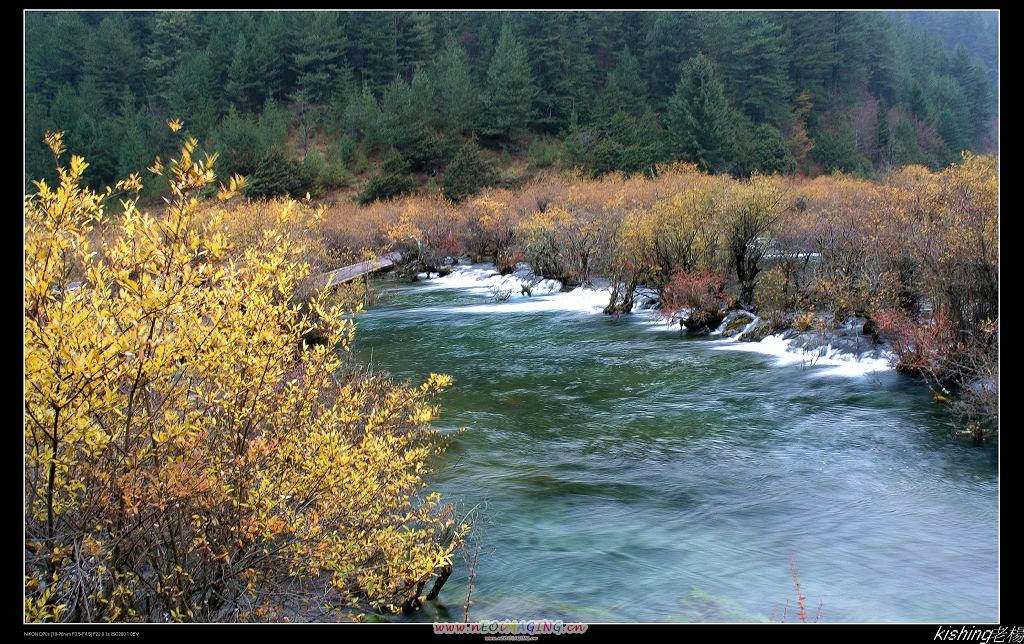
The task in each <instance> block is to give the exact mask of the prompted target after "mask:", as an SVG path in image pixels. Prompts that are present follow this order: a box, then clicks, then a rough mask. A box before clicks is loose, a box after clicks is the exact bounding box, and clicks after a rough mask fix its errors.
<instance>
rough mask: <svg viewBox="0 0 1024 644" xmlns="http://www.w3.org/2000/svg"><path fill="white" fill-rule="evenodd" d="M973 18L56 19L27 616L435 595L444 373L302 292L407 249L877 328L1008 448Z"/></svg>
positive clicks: (32, 123) (37, 282)
mask: <svg viewBox="0 0 1024 644" xmlns="http://www.w3.org/2000/svg"><path fill="white" fill-rule="evenodd" d="M953 15H959V14H949V15H946V16H945V17H944V14H942V15H940V14H923V13H922V14H910V15H901V14H889V13H886V14H883V13H868V12H861V13H852V12H814V13H806V14H802V13H799V12H764V13H761V12H745V13H742V12H714V13H710V12H708V13H697V12H693V13H661V12H649V13H640V12H637V13H629V12H621V13H616V14H613V13H598V12H591V13H568V12H564V13H555V14H548V15H545V16H540V15H539V14H536V15H535V14H530V13H527V12H521V13H513V14H511V15H503V14H499V13H474V12H470V13H443V12H437V13H424V12H416V13H411V12H395V13H392V14H385V13H380V12H365V13H354V12H353V13H344V12H334V13H330V12H320V13H310V12H281V13H272V12H268V13H261V14H248V13H244V12H230V13H229V12H136V13H106V14H101V13H77V12H30V13H29V14H28V15H27V18H26V140H27V141H28V144H27V147H26V168H27V173H26V177H25V185H26V191H27V192H28V194H27V195H26V197H25V201H24V208H25V210H24V227H25V295H24V298H25V300H24V305H25V331H24V333H25V336H24V340H25V385H26V386H25V427H24V437H25V443H24V458H25V470H24V477H25V480H24V489H25V494H24V510H25V617H26V620H27V621H168V620H173V621H272V620H331V619H353V618H355V619H359V618H360V617H361V616H363V615H366V614H369V613H375V612H383V613H396V612H400V611H403V610H404V611H413V610H415V609H416V608H417V607H418V606H420V605H421V603H422V601H423V600H424V598H425V597H436V594H437V591H438V590H439V589H440V587H441V586H442V585H443V584H444V583H445V582H446V580H447V579H448V578H449V575H450V574H451V572H452V561H453V556H454V555H455V553H456V552H457V551H458V550H459V549H460V548H462V547H463V544H464V539H465V537H466V535H467V533H468V532H467V531H468V529H469V528H468V525H467V524H466V520H465V519H460V517H459V515H457V514H456V513H455V510H454V508H453V506H451V505H450V504H449V503H447V502H444V501H442V499H441V498H440V496H439V495H438V494H437V493H432V492H429V491H428V477H429V475H430V473H431V466H432V463H434V462H435V460H434V459H435V458H436V457H437V456H438V454H440V453H441V452H442V451H443V449H444V446H445V442H444V441H443V440H442V437H441V436H440V435H438V433H437V432H435V431H433V430H432V429H431V428H430V426H431V423H432V422H434V419H435V418H436V416H437V413H438V407H437V405H436V397H437V395H438V394H439V393H440V392H441V391H442V390H443V389H445V388H446V387H447V386H449V385H450V384H451V379H450V378H449V377H447V376H444V375H438V374H431V375H429V377H427V376H426V373H427V372H423V374H422V377H424V379H425V382H423V383H422V384H419V385H413V384H408V383H401V382H396V381H393V380H391V379H389V378H388V377H385V376H382V375H379V374H376V373H374V372H372V371H368V370H367V369H365V368H364V367H362V366H360V362H359V361H358V360H356V359H353V358H352V357H351V355H352V347H353V342H354V338H355V325H354V322H353V316H354V315H355V314H357V313H359V312H360V311H361V309H362V307H364V306H366V305H367V304H368V303H370V302H372V289H370V288H369V287H368V285H367V284H366V283H365V282H364V283H357V284H351V285H342V286H336V287H334V288H332V289H331V290H329V291H323V292H318V291H316V290H315V289H313V288H311V286H310V283H311V282H310V281H309V280H308V278H309V276H310V275H311V274H314V273H320V272H324V271H327V270H331V269H334V268H337V267H339V266H341V265H345V264H350V263H353V262H356V261H361V260H364V259H367V258H370V257H377V256H380V255H381V254H383V253H385V252H389V251H393V250H401V251H403V256H404V257H405V258H406V261H405V263H404V264H402V265H399V266H398V267H397V272H398V274H400V275H405V276H409V277H411V278H412V279H416V276H417V274H418V273H419V272H421V271H428V272H440V271H446V270H448V268H449V267H450V266H451V265H452V264H453V263H457V262H461V261H463V259H465V258H468V259H470V260H472V261H486V262H490V263H493V264H494V266H495V267H496V268H497V269H498V270H499V271H500V272H502V273H511V272H513V271H515V270H517V268H518V267H522V265H528V266H529V268H530V269H531V270H532V272H533V273H534V274H535V275H537V276H539V277H544V278H550V279H557V280H559V281H561V282H562V284H563V285H565V286H566V287H571V286H590V285H595V284H596V285H601V286H604V285H607V286H608V287H610V289H609V290H610V293H611V294H610V297H609V300H608V302H607V305H606V307H605V313H607V314H609V315H626V314H629V313H630V312H631V311H632V310H633V309H634V307H635V302H636V301H637V300H638V298H640V297H641V296H643V297H647V298H649V299H650V300H651V301H653V302H656V303H657V306H658V307H660V309H661V312H662V313H663V314H664V315H665V316H667V317H671V318H672V319H677V320H679V322H680V323H681V324H682V325H683V326H684V327H686V328H688V329H690V330H691V331H693V332H698V333H699V332H707V331H710V330H713V329H715V328H716V327H719V326H720V325H722V324H723V321H724V324H725V326H727V327H729V326H730V324H731V325H732V326H731V327H730V328H729V329H728V330H729V331H730V333H731V332H734V331H735V330H736V329H738V328H739V326H740V325H741V324H745V323H746V321H747V320H752V319H755V318H754V317H753V316H754V315H756V316H757V318H756V319H757V320H759V321H758V326H757V330H756V334H754V333H750V334H748V335H750V336H752V337H750V338H748V339H757V337H763V336H764V335H766V334H769V333H776V332H781V331H784V330H787V329H795V330H807V329H820V330H821V331H822V332H823V333H826V332H828V331H829V330H830V329H833V328H838V327H843V328H851V324H850V323H849V322H850V320H851V318H856V320H857V323H856V325H853V326H856V328H858V329H860V330H861V332H862V333H863V334H864V336H865V337H869V338H870V339H871V340H873V341H875V340H877V341H880V342H884V343H886V346H888V347H890V348H891V350H892V353H893V356H894V366H895V367H896V369H898V370H900V371H902V372H905V373H907V374H912V375H914V376H916V377H921V378H923V379H924V380H925V381H926V382H927V383H928V386H929V387H930V388H931V390H932V391H933V393H934V395H935V400H936V401H938V402H940V403H943V404H948V405H949V406H950V407H951V408H952V410H953V411H954V412H956V414H957V415H959V417H960V418H961V419H962V421H963V422H962V428H963V431H964V432H965V433H966V434H968V435H970V436H971V437H972V438H973V439H975V440H977V441H984V440H994V439H997V437H998V431H999V404H998V400H999V398H998V396H999V384H998V383H999V285H1000V281H999V177H998V170H999V161H998V157H997V156H996V153H995V152H994V150H995V149H996V146H995V136H994V132H995V131H996V120H995V118H994V115H995V110H994V106H995V94H994V91H993V82H992V81H993V79H994V78H995V76H996V73H997V65H996V59H995V56H994V53H993V52H994V49H993V48H992V47H990V46H988V44H987V43H988V41H989V40H993V42H994V39H990V38H988V34H989V33H990V32H991V30H992V21H991V20H989V19H988V18H989V17H990V16H989V17H986V16H985V15H981V14H977V15H975V14H963V15H962V16H961V18H957V19H958V20H960V19H962V20H963V23H964V25H969V26H971V29H970V30H965V33H966V31H970V34H969V36H970V37H965V38H961V39H960V41H961V44H963V45H964V46H961V47H958V48H957V49H956V50H955V52H954V51H953V50H952V49H951V48H950V47H949V45H951V44H952V43H953V42H954V40H955V38H953V36H955V35H956V34H953V35H951V34H950V33H949V32H950V31H951V30H952V31H956V30H955V29H953V28H952V27H951V26H950V22H949V16H953ZM548 18H550V19H548ZM928 30H931V33H929V31H928ZM677 34H684V35H685V36H686V37H684V38H679V37H676V35H677ZM935 34H939V35H935ZM951 38H953V39H951ZM748 50H750V51H755V50H756V52H758V55H757V56H750V55H747V54H744V53H743V52H744V51H747V53H749V51H748ZM179 119H180V120H179ZM165 123H166V124H167V125H168V126H169V127H165V125H164V124H165ZM183 139H184V140H183ZM40 140H42V141H43V143H39V141H40ZM199 140H201V141H203V143H202V144H201V143H199ZM204 146H205V147H204ZM66 148H70V152H73V153H75V154H76V155H77V154H82V155H85V158H88V159H89V162H88V163H87V162H86V161H85V158H83V157H82V156H71V157H70V158H67V155H66V152H67V151H68V150H66ZM157 152H159V153H160V154H162V155H163V156H164V157H165V158H168V157H173V159H172V160H170V161H168V162H166V163H165V162H163V161H161V159H160V157H156V161H155V162H154V163H152V165H149V164H150V162H151V160H152V155H153V154H154V153H157ZM215 162H216V167H217V169H218V173H219V174H220V175H221V177H222V178H224V177H230V178H229V179H223V180H224V181H225V183H226V185H221V186H219V189H218V186H217V185H216V183H217V182H216V179H215V176H214V163H215ZM147 165H149V170H150V173H151V174H152V175H153V176H152V178H151V179H148V180H147V181H146V182H145V183H144V182H143V181H142V179H141V178H140V175H142V174H143V172H144V169H145V167H146V166H147ZM123 177H128V178H127V179H124V178H123ZM108 186H109V187H108ZM162 195H167V196H166V198H164V200H163V201H160V197H161V196H162ZM794 576H795V575H794ZM794 581H795V580H794ZM797 595H798V597H799V596H800V591H799V590H798V591H797ZM803 612H804V609H803V606H802V604H801V614H802V613H803ZM801 619H802V617H801Z"/></svg>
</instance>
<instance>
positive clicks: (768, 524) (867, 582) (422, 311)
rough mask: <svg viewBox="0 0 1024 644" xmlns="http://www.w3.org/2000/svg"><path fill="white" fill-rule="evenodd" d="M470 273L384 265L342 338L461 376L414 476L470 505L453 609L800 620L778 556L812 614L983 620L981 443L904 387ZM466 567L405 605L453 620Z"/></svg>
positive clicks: (992, 518) (380, 362) (397, 370)
mask: <svg viewBox="0 0 1024 644" xmlns="http://www.w3.org/2000/svg"><path fill="white" fill-rule="evenodd" d="M482 276H483V273H482V272H481V271H480V270H476V271H460V272H459V273H457V274H455V275H453V276H451V277H447V278H444V279H441V280H431V281H429V282H419V283H417V284H411V285H408V284H407V285H401V286H396V285H395V283H394V282H383V283H382V284H383V287H382V288H383V289H384V292H383V297H382V301H381V303H380V304H379V305H378V306H376V307H374V308H373V310H371V311H370V312H368V313H366V314H365V315H363V316H361V317H360V318H359V323H358V331H357V347H356V354H357V357H358V358H359V359H360V360H362V361H363V362H364V363H368V364H371V365H372V368H373V369H374V370H377V371H380V370H383V371H387V372H389V373H390V374H392V375H393V376H395V377H396V378H399V379H403V380H404V379H408V380H412V381H421V380H422V379H424V378H425V377H426V376H427V375H428V374H429V373H430V372H432V371H433V372H439V373H447V374H450V375H451V376H452V377H453V378H454V380H455V382H454V385H453V386H452V387H451V389H449V390H448V391H447V392H446V393H445V394H444V395H443V396H442V397H441V400H440V404H441V408H442V413H441V417H440V419H439V420H438V422H437V423H436V425H437V426H438V427H440V428H442V429H444V430H446V431H450V444H449V447H448V451H447V453H446V454H445V456H444V457H443V460H442V461H441V462H439V463H438V464H437V468H436V472H435V475H434V476H433V478H432V480H431V486H432V487H433V488H434V489H438V490H440V491H441V492H442V493H443V494H444V495H445V496H446V497H447V498H448V499H449V500H450V501H454V502H457V503H459V504H460V505H461V506H463V507H464V508H465V509H466V510H468V509H470V508H473V507H476V506H478V505H479V507H480V508H481V510H482V516H481V520H480V522H479V526H478V529H477V533H478V538H479V539H480V556H479V560H478V567H477V573H476V576H475V580H474V588H473V605H472V611H471V619H473V620H478V619H519V618H523V619H533V618H550V619H563V620H566V621H588V622H658V621H669V622H745V621H767V620H769V619H774V620H775V621H778V620H779V619H780V618H781V615H782V611H783V610H784V609H785V610H786V611H787V615H788V616H787V620H786V621H796V619H797V616H796V610H797V609H796V608H795V604H796V594H795V590H794V584H793V580H792V578H791V563H790V562H791V559H790V558H791V556H792V557H795V561H796V566H797V570H798V574H799V579H800V582H801V588H802V590H803V593H804V594H805V595H806V597H807V605H808V610H809V612H810V617H809V619H813V618H814V614H815V612H816V610H817V609H818V607H819V606H820V610H821V621H844V622H851V621H852V622H896V621H899V622H906V621H911V622H916V621H944V622H967V623H971V622H994V621H996V620H997V617H998V610H999V604H998V591H997V589H998V552H999V550H998V528H997V521H998V465H997V452H996V449H995V448H993V447H977V446H974V445H972V444H970V443H968V442H965V441H963V440H962V439H960V438H958V437H956V436H954V435H953V430H952V429H951V425H950V418H949V417H948V415H947V413H946V412H945V411H944V410H943V409H942V408H941V407H939V406H938V405H936V404H934V403H933V402H932V401H931V395H930V393H929V392H928V390H927V389H926V388H924V387H922V386H921V384H920V383H919V382H916V381H914V380H912V379H910V378H908V377H905V376H900V375H898V374H895V373H893V372H892V371H888V370H878V366H877V365H868V366H862V365H858V364H856V363H853V364H844V363H841V362H836V361H832V362H831V363H827V364H822V363H812V361H808V360H804V359H800V358H797V359H795V360H794V359H790V360H780V359H779V357H778V356H773V355H769V354H762V353H757V352H752V351H750V350H749V349H750V348H751V347H750V346H749V345H748V344H747V343H743V344H744V346H743V347H742V348H745V349H748V350H744V351H736V350H730V349H736V348H740V347H739V343H733V342H731V341H727V340H720V339H713V338H707V337H704V338H700V337H690V336H687V335H685V334H683V333H681V332H680V331H679V330H678V328H677V327H676V328H675V330H673V328H672V327H668V326H666V325H662V324H654V323H652V318H651V316H650V314H649V313H646V312H640V313H635V314H632V315H627V316H621V317H618V318H615V317H609V316H605V315H602V314H600V307H601V306H602V305H603V304H604V303H605V302H606V301H607V298H606V297H605V296H604V295H603V294H601V293H594V292H588V291H584V290H582V289H580V290H577V291H574V292H570V293H558V292H552V291H553V290H554V289H553V288H547V287H544V285H542V288H540V289H537V290H539V291H540V292H541V293H545V294H543V295H540V296H535V297H525V296H519V295H518V294H515V295H514V296H513V297H512V298H511V299H509V300H508V301H503V302H498V301H496V300H495V297H494V296H493V294H492V293H490V292H489V291H488V289H487V288H470V287H473V286H477V287H479V286H481V285H485V284H486V281H484V280H482ZM491 281H492V282H493V279H492V280H491ZM535 292H536V290H535ZM460 428H464V431H461V432H459V431H457V430H459V429H460ZM471 549H472V548H471ZM468 568H469V566H468V565H467V564H466V562H464V561H461V560H460V561H457V565H456V571H455V573H454V574H453V576H452V578H451V579H450V580H449V582H448V583H447V585H446V586H445V587H444V590H443V591H442V593H441V596H440V599H441V603H442V604H443V605H441V606H428V607H427V609H426V610H425V611H423V612H422V613H420V614H419V615H418V617H417V618H418V619H424V620H434V619H438V620H443V619H453V620H457V621H458V620H461V619H462V617H463V607H462V605H463V604H464V602H465V598H466V590H467V571H468ZM787 603H788V607H787ZM784 607H785V608H784Z"/></svg>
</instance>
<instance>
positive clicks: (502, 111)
mask: <svg viewBox="0 0 1024 644" xmlns="http://www.w3.org/2000/svg"><path fill="white" fill-rule="evenodd" d="M536 91H537V90H536V87H535V86H534V84H533V78H532V77H531V74H530V62H529V59H528V58H527V55H526V49H525V48H524V47H523V46H522V44H520V42H519V40H518V39H517V38H516V36H515V34H513V33H512V27H511V25H510V24H509V23H508V22H506V23H505V24H504V26H503V27H502V29H501V36H500V37H499V39H498V46H497V48H496V49H495V52H494V56H493V57H492V58H491V64H490V66H489V67H488V69H487V81H486V83H485V87H484V93H483V95H482V96H481V97H480V112H479V114H478V117H477V127H476V131H477V132H478V133H479V135H480V137H481V139H483V140H485V141H488V142H490V143H494V144H501V145H507V144H508V143H510V142H512V141H514V140H515V138H516V137H518V136H520V135H521V134H522V133H523V132H524V131H525V130H526V127H527V125H528V124H529V122H530V116H531V109H530V108H531V105H532V104H533V98H534V95H535V94H536Z"/></svg>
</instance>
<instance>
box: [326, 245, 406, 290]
mask: <svg viewBox="0 0 1024 644" xmlns="http://www.w3.org/2000/svg"><path fill="white" fill-rule="evenodd" d="M401 260H402V253H400V252H398V251H395V252H393V253H388V254H387V255H382V256H380V257H377V258H376V259H370V260H367V261H365V262H359V263H358V264H351V265H349V266H342V267H341V268H336V269H334V270H333V271H328V272H327V273H321V274H319V275H317V276H316V277H314V278H313V287H314V288H318V289H320V288H323V287H325V286H334V285H336V284H344V283H345V282H351V281H352V280H354V279H356V278H357V277H362V276H363V275H369V274H370V273H376V272H377V271H383V270H385V269H388V268H391V267H393V266H394V265H395V264H397V263H398V262H400V261H401Z"/></svg>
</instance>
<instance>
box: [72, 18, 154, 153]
mask: <svg viewBox="0 0 1024 644" xmlns="http://www.w3.org/2000/svg"><path fill="white" fill-rule="evenodd" d="M141 58H142V57H141V56H140V51H139V47H138V45H137V44H136V42H135V39H134V34H133V33H132V30H131V29H130V27H129V24H128V20H127V18H126V16H125V14H123V13H110V14H107V15H106V16H105V17H104V18H103V20H102V21H100V24H99V25H98V26H97V28H96V32H95V33H94V34H93V35H92V36H91V37H90V38H89V39H88V40H86V42H85V52H84V56H83V59H84V60H83V71H82V74H83V76H84V77H85V79H87V80H88V81H89V82H90V83H92V85H93V87H94V88H95V89H96V92H97V96H98V97H99V99H100V101H101V103H102V105H103V107H104V108H105V109H107V110H110V111H113V110H116V109H117V104H118V101H119V99H120V97H121V92H122V90H123V89H124V88H125V86H127V87H129V88H132V89H133V90H134V89H136V88H138V87H139V81H140V78H141V71H142V67H141V65H140V61H141ZM93 156H95V155H93Z"/></svg>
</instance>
